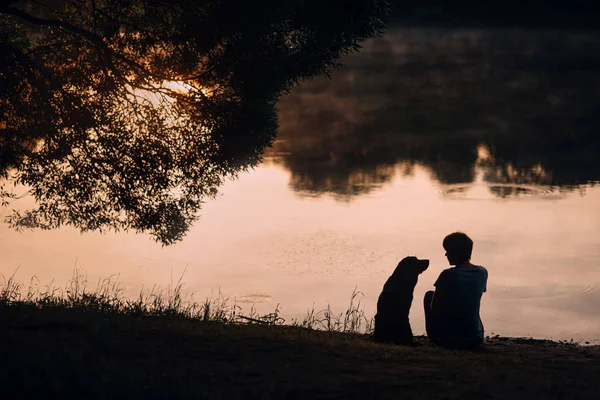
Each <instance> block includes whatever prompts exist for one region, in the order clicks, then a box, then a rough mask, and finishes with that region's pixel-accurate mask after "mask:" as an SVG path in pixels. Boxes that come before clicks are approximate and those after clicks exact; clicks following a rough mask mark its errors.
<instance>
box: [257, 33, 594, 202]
mask: <svg viewBox="0 0 600 400" xmlns="http://www.w3.org/2000/svg"><path fill="white" fill-rule="evenodd" d="M599 50H600V35H599V34H598V33H595V32H566V31H550V30H548V31H543V30H516V29H515V30H474V29H470V30H469V29H401V28H393V27H392V28H390V29H389V31H388V34H386V35H385V36H384V37H382V38H376V39H374V40H371V41H370V42H368V43H367V45H366V46H365V48H364V49H363V51H362V52H361V53H359V54H356V55H352V56H349V57H347V58H346V59H345V60H344V61H343V62H344V63H345V67H344V68H342V69H340V70H339V71H336V73H335V74H334V75H333V77H332V78H333V79H331V80H328V79H325V78H324V79H316V80H314V81H311V82H307V83H305V84H303V85H302V86H301V87H299V88H298V89H297V90H295V91H294V92H293V93H292V94H291V95H288V96H286V97H284V98H282V99H281V100H280V102H279V109H280V112H279V116H280V124H281V126H280V130H279V135H278V138H279V140H278V141H277V142H276V143H275V145H274V148H273V149H272V150H271V151H270V152H268V153H267V154H279V155H280V156H279V157H277V159H276V160H277V162H280V163H282V164H283V165H284V166H285V168H287V169H289V170H290V171H291V173H292V178H291V183H290V185H291V186H292V188H293V189H295V190H297V191H298V192H300V193H303V194H305V195H306V194H311V195H319V194H321V193H332V194H335V195H337V196H340V197H346V198H347V197H352V196H354V195H360V194H363V193H367V192H369V191H370V190H372V189H373V188H375V187H378V186H380V185H382V184H385V183H386V182H389V181H390V180H391V179H392V177H393V176H394V175H395V174H396V173H397V170H399V171H401V173H403V174H407V175H409V174H411V173H412V171H413V168H414V166H415V165H417V164H419V165H423V166H426V167H427V168H429V169H430V170H431V174H432V178H434V179H435V180H437V181H439V182H440V183H442V184H456V183H468V182H473V181H474V179H475V177H476V172H477V171H482V173H483V179H484V181H486V182H489V183H495V184H501V185H495V186H493V187H491V188H490V190H491V191H492V192H493V193H494V194H496V195H498V196H501V197H507V196H514V195H519V194H520V193H522V192H523V190H522V189H519V187H518V185H548V186H549V187H554V188H555V189H556V190H559V189H560V190H571V189H573V188H575V187H577V186H578V185H584V184H588V183H593V182H595V181H598V180H599V179H600V158H598V154H599V150H600V137H599V136H598V134H597V133H598V131H599V128H600V113H599V111H600V102H599V100H600V85H599V83H600V68H599V67H600V51H599ZM482 151H483V152H484V154H483V155H482ZM396 165H399V166H400V168H399V169H397V168H395V167H394V166H396ZM511 185H514V186H511Z"/></svg>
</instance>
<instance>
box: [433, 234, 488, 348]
mask: <svg viewBox="0 0 600 400" xmlns="http://www.w3.org/2000/svg"><path fill="white" fill-rule="evenodd" d="M444 248H445V249H446V256H447V257H448V261H449V263H450V264H451V265H455V267H453V268H449V269H446V270H444V271H442V273H441V274H440V276H439V278H438V279H437V281H436V282H435V287H436V290H435V293H434V292H428V293H427V294H426V296H425V316H426V323H427V334H428V336H429V337H430V339H431V340H432V341H433V342H436V343H438V344H442V345H449V346H466V347H470V346H476V345H479V344H481V343H482V342H483V337H484V329H483V324H482V322H481V318H480V314H479V311H480V304H481V297H482V295H483V293H484V292H485V291H486V289H487V278H488V272H487V270H486V269H485V268H484V267H481V266H477V265H473V264H471V262H470V261H469V260H470V258H471V252H472V249H473V242H472V241H471V239H470V238H469V237H468V236H467V235H465V234H464V233H459V232H457V233H453V234H451V235H448V236H447V237H446V239H444Z"/></svg>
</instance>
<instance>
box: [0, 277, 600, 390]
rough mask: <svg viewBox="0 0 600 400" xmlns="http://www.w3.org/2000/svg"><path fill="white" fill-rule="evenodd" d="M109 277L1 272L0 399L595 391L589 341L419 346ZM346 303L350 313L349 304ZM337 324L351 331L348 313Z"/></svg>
mask: <svg viewBox="0 0 600 400" xmlns="http://www.w3.org/2000/svg"><path fill="white" fill-rule="evenodd" d="M107 287H109V286H106V285H105V289H104V292H102V291H100V292H92V291H86V290H83V289H82V288H81V286H77V285H73V286H72V287H70V288H67V289H66V290H64V291H60V292H59V291H57V290H54V291H46V292H45V293H44V292H43V291H42V292H41V293H40V292H39V291H38V292H37V294H36V292H35V291H32V290H30V289H27V290H23V287H20V286H19V285H15V284H14V282H13V283H11V284H10V285H7V284H6V282H5V285H4V288H0V362H1V368H2V371H0V372H1V373H0V385H1V386H0V387H1V388H2V392H1V393H2V398H3V399H9V398H34V397H40V396H44V397H46V398H47V397H50V398H54V397H62V398H89V399H114V398H144V399H148V398H151V399H153V398H156V399H159V398H160V399H164V398H169V399H174V398H194V399H231V398H253V399H254V398H259V399H285V398H290V399H292V398H293V399H303V398H332V399H333V398H361V399H376V398H377V399H387V398H390V399H391V398H402V399H412V398H446V399H454V398H491V399H494V398H498V399H500V398H502V399H506V398H511V399H514V398H523V399H525V398H535V397H538V396H539V397H540V398H544V399H565V398H569V399H570V398H573V399H587V398H589V399H592V398H594V399H595V398H597V397H598V394H599V393H600V381H599V380H598V379H597V376H598V374H599V373H600V349H599V348H598V347H582V346H578V345H574V344H568V343H558V342H550V341H535V340H527V339H508V338H493V339H488V340H487V342H486V344H485V346H484V347H483V348H482V349H480V350H478V351H471V352H460V351H453V350H446V349H441V348H438V347H435V346H433V345H431V344H429V343H428V342H427V340H426V339H424V338H418V341H419V343H420V344H422V345H421V346H418V347H401V346H389V345H381V344H376V343H373V342H371V341H370V340H369V336H368V335H363V334H358V333H342V332H333V331H330V332H327V331H321V330H315V329H309V328H307V327H301V326H299V325H302V323H303V322H304V321H300V322H298V321H296V326H289V325H280V324H278V320H277V319H276V317H274V316H273V315H271V317H270V318H271V319H270V320H269V318H262V317H261V316H256V315H255V316H254V317H247V316H246V317H247V318H248V319H244V318H239V317H240V315H239V314H237V315H238V318H233V315H232V312H231V309H228V308H227V307H219V305H218V304H217V303H215V302H214V301H208V302H205V303H201V304H199V305H196V306H193V307H192V305H190V303H186V302H183V301H182V300H181V295H180V294H177V293H178V290H177V287H176V288H175V289H174V290H171V291H166V292H163V293H162V294H160V295H159V294H156V293H155V294H154V297H153V296H146V297H144V296H141V297H140V299H139V300H138V301H136V302H133V301H130V302H127V301H125V300H123V299H121V298H119V297H118V296H116V293H115V292H114V291H113V292H111V291H110V289H107ZM179 293H181V291H180V290H179ZM128 304H129V305H128ZM192 304H193V303H192ZM202 304H210V305H208V306H206V305H204V306H202ZM194 307H195V308H194ZM355 309H357V307H355ZM194 310H196V311H194ZM227 310H229V311H227ZM317 314H318V313H317ZM345 314H346V315H350V316H349V317H348V318H347V319H348V321H351V320H352V318H354V317H352V315H357V314H356V313H352V312H351V311H350V312H349V313H342V315H345ZM320 315H321V317H320V318H322V319H323V318H324V313H321V314H320ZM242 317H243V316H242ZM263 317H264V316H263ZM336 318H337V317H335V318H333V319H332V318H330V321H333V322H335V321H336ZM343 320H344V317H342V319H341V321H343ZM243 321H245V322H251V324H248V323H240V322H243ZM257 321H263V322H257ZM324 321H326V319H325V320H324ZM325 323H326V322H325ZM321 327H325V325H322V326H321ZM341 327H342V325H339V326H338V328H337V329H338V330H342V328H341ZM346 328H347V329H346V330H347V331H348V332H351V331H352V329H351V324H350V322H348V324H347V326H346ZM354 328H356V326H355V327H354ZM363 329H364V326H363ZM354 330H357V329H354Z"/></svg>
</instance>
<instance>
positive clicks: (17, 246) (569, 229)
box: [0, 28, 600, 343]
mask: <svg viewBox="0 0 600 400" xmlns="http://www.w3.org/2000/svg"><path fill="white" fill-rule="evenodd" d="M599 50H600V37H599V36H598V35H597V34H592V33H586V32H558V31H556V32H555V31H529V32H527V31H519V30H496V31H477V30H424V29H420V30H415V29H413V30H402V29H396V28H392V29H390V31H389V33H388V34H386V35H385V36H384V37H383V38H378V39H376V40H372V41H370V42H369V43H367V45H366V46H365V49H364V50H363V51H362V52H361V53H360V54H357V55H353V56H352V57H349V58H347V59H346V60H345V64H346V66H345V67H344V68H343V69H341V70H340V71H337V72H336V73H335V74H333V79H332V80H328V79H325V78H324V79H317V80H315V81H311V82H306V83H305V84H303V85H302V86H301V87H300V88H299V89H298V90H296V91H295V92H294V93H292V94H291V95H288V96H286V97H284V98H283V99H282V101H281V102H280V119H281V129H280V135H279V138H278V141H277V142H276V143H275V145H274V147H273V148H272V149H270V150H269V152H268V153H267V155H266V157H265V162H264V163H263V164H262V165H261V166H260V167H258V168H257V169H255V170H254V171H251V172H249V173H246V174H243V175H242V176H240V178H239V179H238V180H236V181H231V182H228V183H227V184H226V185H225V186H224V187H223V190H222V192H221V194H220V196H219V197H218V199H216V200H214V201H210V202H208V203H207V204H206V205H205V207H204V209H203V212H202V217H201V219H200V220H199V221H198V222H197V223H196V225H195V227H194V228H193V229H192V230H191V231H190V233H189V234H188V236H187V237H186V238H185V240H184V241H183V242H182V243H178V244H176V245H174V246H171V247H168V248H162V247H161V246H160V245H159V244H156V243H154V242H153V241H151V240H150V239H149V238H148V237H146V236H143V235H135V234H126V233H121V234H105V235H100V234H97V233H87V234H80V233H78V232H77V231H75V230H72V229H68V228H66V229H62V230H58V231H50V232H40V231H33V232H25V233H22V234H20V233H16V232H13V231H10V230H9V229H8V228H7V227H6V226H3V227H2V228H1V231H0V251H1V252H2V255H3V257H2V264H1V265H0V273H2V274H3V275H5V276H8V275H11V274H12V273H13V272H14V271H15V270H17V269H18V270H17V273H16V277H17V280H20V281H28V280H29V279H30V278H31V277H32V276H36V277H37V278H38V280H39V281H40V283H41V284H48V283H50V282H52V281H54V285H55V286H62V285H64V284H65V283H66V281H67V280H68V279H69V277H70V276H71V275H72V273H73V270H74V267H75V266H77V267H80V268H81V269H83V270H84V271H85V272H86V274H87V277H88V281H89V282H90V284H91V286H93V285H94V284H95V283H96V282H97V280H98V279H100V278H105V277H107V276H110V275H118V276H119V279H120V281H121V282H122V285H123V286H124V290H125V293H126V294H127V295H130V296H135V295H136V294H138V293H139V291H140V289H141V288H142V287H146V288H147V287H151V286H153V285H155V284H156V285H162V286H166V285H168V284H169V283H171V282H174V281H177V280H178V279H179V277H180V276H181V275H182V274H183V282H184V283H185V285H186V288H187V289H188V290H189V291H193V292H195V297H196V298H197V299H202V298H204V297H206V296H209V295H210V294H211V293H213V294H215V293H217V292H218V291H219V290H220V291H221V292H222V294H223V295H225V296H231V297H236V298H237V301H238V303H241V304H242V305H243V306H244V307H246V308H249V307H250V305H251V304H255V307H256V308H257V309H258V310H259V311H264V312H270V311H272V310H273V309H274V308H275V306H276V305H277V304H278V303H279V304H281V307H280V309H281V310H282V312H283V314H284V317H286V318H287V319H289V318H292V317H301V316H302V315H303V314H305V312H306V310H307V309H308V308H312V307H313V304H314V306H315V308H317V309H320V308H324V307H325V306H326V305H327V303H329V304H331V305H332V307H333V309H334V310H338V311H339V312H341V311H343V310H345V307H346V306H347V303H348V300H349V296H350V294H351V292H352V290H353V289H354V288H355V287H358V290H360V291H361V292H362V293H363V294H364V296H362V297H361V301H362V303H363V304H364V305H365V309H366V312H367V313H368V314H371V313H374V308H375V302H376V300H377V296H378V295H379V292H380V290H381V287H382V285H383V283H384V281H385V280H386V279H387V277H388V275H389V274H390V273H391V271H392V270H393V268H394V267H395V265H396V263H397V262H398V260H399V259H401V258H402V257H404V256H406V255H409V254H412V255H417V256H419V257H427V258H430V259H431V266H430V267H429V269H428V270H427V271H426V272H425V273H424V274H423V275H422V276H421V278H420V280H419V284H418V285H417V288H416V290H415V302H414V304H413V309H412V311H411V321H412V325H413V330H414V331H415V333H418V334H420V333H423V332H424V321H423V312H422V309H421V304H420V299H421V298H422V296H423V294H424V292H425V291H426V290H428V289H430V288H431V287H432V285H433V282H434V281H435V279H436V278H437V276H438V274H439V273H440V272H441V271H442V270H443V269H444V268H447V267H448V266H447V262H446V259H445V257H444V251H443V249H442V247H441V242H442V239H443V237H444V236H445V235H446V234H447V233H450V232H452V231H455V230H462V231H465V232H467V233H468V234H469V235H470V236H471V237H472V238H473V239H474V241H475V249H474V255H473V261H474V262H475V263H479V264H481V265H484V266H486V267H487V268H488V270H489V273H490V281H489V285H488V293H486V294H485V295H484V298H483V305H482V318H483V320H484V324H485V325H486V329H487V333H492V332H493V333H498V334H502V335H527V336H535V337H547V338H554V339H571V338H573V339H577V340H589V341H593V342H597V343H600V212H599V211H598V210H599V209H598V205H599V204H600V186H597V183H598V182H599V181H600V158H599V157H598V155H599V149H600V139H599V138H598V136H599V135H598V132H599V131H600V101H599V100H600V85H599V84H600V56H599V55H600V51H599ZM28 201H29V200H28V199H23V200H21V204H19V205H18V206H19V207H23V208H26V207H27V202H28ZM3 213H4V214H5V213H6V210H3ZM184 271H185V272H184Z"/></svg>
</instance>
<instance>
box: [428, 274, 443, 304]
mask: <svg viewBox="0 0 600 400" xmlns="http://www.w3.org/2000/svg"><path fill="white" fill-rule="evenodd" d="M444 272H445V271H442V273H441V274H440V276H439V277H438V279H437V281H435V283H434V284H433V286H435V292H434V294H433V300H431V311H433V312H436V311H437V310H440V309H441V305H442V304H443V303H444V299H445V297H446V275H445V274H444Z"/></svg>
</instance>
